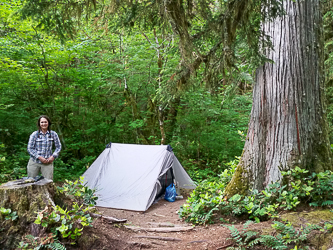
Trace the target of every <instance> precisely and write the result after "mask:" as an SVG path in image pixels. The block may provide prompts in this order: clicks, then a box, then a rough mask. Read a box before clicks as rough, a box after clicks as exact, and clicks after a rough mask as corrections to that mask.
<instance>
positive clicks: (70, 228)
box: [35, 202, 92, 244]
mask: <svg viewBox="0 0 333 250" xmlns="http://www.w3.org/2000/svg"><path fill="white" fill-rule="evenodd" d="M89 209H90V207H89V206H88V207H83V205H81V206H79V205H78V204H77V203H76V202H75V203H74V205H73V207H72V209H71V210H69V211H67V210H64V209H62V208H61V207H59V206H55V207H52V206H47V207H46V208H45V209H44V210H43V211H40V212H38V213H37V219H36V220H35V224H41V225H42V226H43V227H44V228H47V229H48V230H49V231H51V232H52V233H53V234H54V235H58V234H60V235H61V236H62V238H67V237H69V238H70V239H71V241H72V244H75V240H76V239H77V237H79V236H80V235H81V232H82V230H83V227H86V226H91V222H92V219H91V217H90V214H89V213H88V210H89Z"/></svg>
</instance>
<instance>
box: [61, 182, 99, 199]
mask: <svg viewBox="0 0 333 250" xmlns="http://www.w3.org/2000/svg"><path fill="white" fill-rule="evenodd" d="M57 188H58V190H59V192H60V193H64V194H66V195H67V196H69V197H70V198H71V199H73V200H75V201H76V202H77V203H78V204H81V205H82V204H85V205H90V204H91V205H96V200H97V199H98V197H97V196H96V195H95V192H96V190H95V189H90V188H89V187H87V186H86V185H85V184H84V177H83V176H81V177H80V179H79V180H76V181H68V180H66V181H65V183H64V184H63V186H62V187H57Z"/></svg>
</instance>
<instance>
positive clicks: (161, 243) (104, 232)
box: [79, 199, 270, 249]
mask: <svg viewBox="0 0 333 250" xmlns="http://www.w3.org/2000/svg"><path fill="white" fill-rule="evenodd" d="M185 200H186V199H183V200H176V201H175V202H168V201H165V200H163V199H162V200H160V201H158V203H156V204H153V205H152V206H151V207H150V208H149V209H148V210H147V211H146V212H137V211H128V210H119V209H110V208H98V211H99V213H101V214H103V215H105V216H112V217H116V218H118V219H127V222H126V223H122V224H120V223H119V224H114V223H113V224H110V223H108V222H107V221H103V219H96V220H95V221H94V223H93V228H89V229H87V230H85V232H84V234H85V236H84V237H82V239H81V241H80V244H79V245H80V249H155V248H159V249H160V248H164V249H226V248H227V247H228V246H232V241H231V240H228V238H230V232H229V229H227V228H225V227H223V226H222V225H221V224H214V225H208V226H195V227H193V228H192V229H191V230H188V231H185V232H166V233H163V232H148V231H146V230H144V229H141V230H138V231H133V230H130V229H127V228H126V227H125V226H135V227H140V228H170V226H173V227H189V226H192V225H190V224H188V223H185V222H184V221H182V220H181V219H180V218H179V215H178V214H177V211H178V210H179V208H180V206H181V205H183V204H184V203H185ZM269 224H270V223H269V222H264V223H259V224H256V229H260V228H262V227H267V226H269ZM236 227H239V228H241V227H242V223H238V224H237V225H236ZM83 245H84V248H83Z"/></svg>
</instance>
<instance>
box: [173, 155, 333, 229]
mask: <svg viewBox="0 0 333 250" xmlns="http://www.w3.org/2000/svg"><path fill="white" fill-rule="evenodd" d="M237 163H238V162H237V161H236V160H235V161H233V162H230V163H229V166H230V169H227V170H225V171H224V172H223V173H222V175H221V176H220V177H221V179H220V180H219V181H216V182H208V181H204V182H202V183H201V184H200V185H198V187H197V188H196V189H195V190H194V191H193V193H192V194H191V196H190V197H189V198H188V200H187V204H184V205H183V206H182V207H181V209H180V210H179V215H180V217H181V218H184V219H185V220H186V221H189V222H192V223H194V224H205V223H210V222H212V217H213V214H214V212H215V213H217V212H220V213H222V214H227V215H228V214H232V215H235V216H240V215H247V216H248V218H249V219H252V220H255V221H257V222H259V221H260V220H266V219H268V218H271V217H275V216H276V215H277V213H278V212H279V211H281V210H282V209H284V210H292V209H295V208H296V207H297V206H298V205H299V204H301V203H302V202H303V203H306V202H310V205H312V206H328V205H332V204H333V201H332V200H333V199H332V192H333V184H332V183H333V174H332V172H331V171H326V172H322V173H318V174H316V173H313V174H312V175H307V174H308V171H307V170H304V169H300V168H299V167H295V169H292V170H290V171H287V172H281V174H282V175H283V176H284V179H285V180H288V181H289V182H288V184H287V185H281V184H280V183H278V182H276V183H271V184H269V185H268V186H267V187H266V188H265V189H264V190H262V191H258V190H256V189H254V190H251V191H250V192H249V194H248V195H240V194H235V195H234V196H232V197H230V198H227V197H226V196H225V195H224V189H225V187H226V186H227V184H228V183H229V181H230V180H231V177H232V175H233V173H234V171H235V169H236V167H237Z"/></svg>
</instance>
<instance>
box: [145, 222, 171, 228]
mask: <svg viewBox="0 0 333 250" xmlns="http://www.w3.org/2000/svg"><path fill="white" fill-rule="evenodd" d="M147 224H148V225H152V226H154V227H175V225H174V224H172V223H170V222H161V223H158V222H148V223H147Z"/></svg>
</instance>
